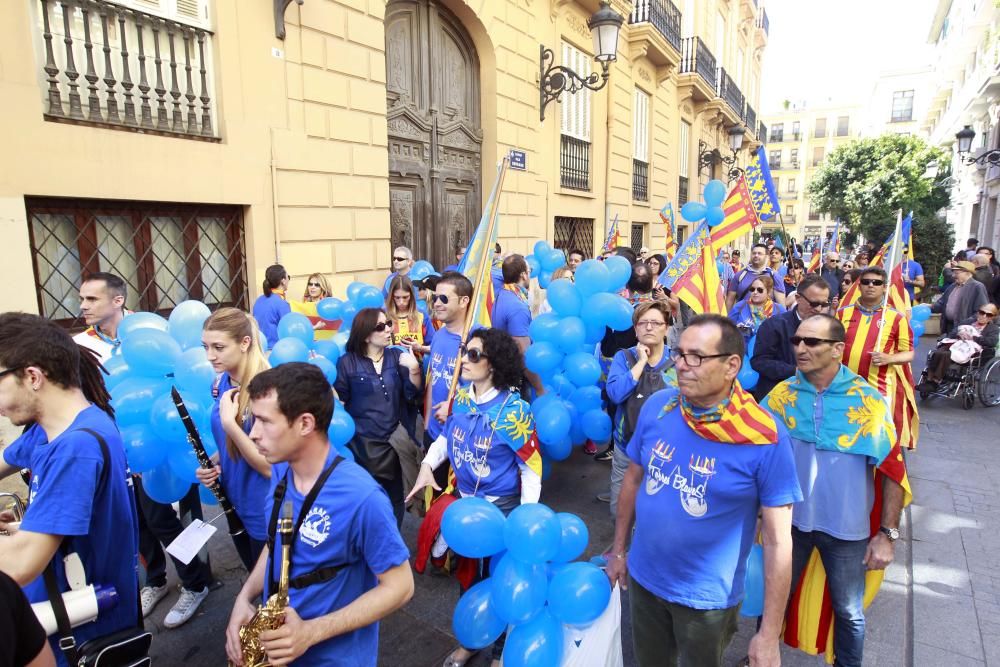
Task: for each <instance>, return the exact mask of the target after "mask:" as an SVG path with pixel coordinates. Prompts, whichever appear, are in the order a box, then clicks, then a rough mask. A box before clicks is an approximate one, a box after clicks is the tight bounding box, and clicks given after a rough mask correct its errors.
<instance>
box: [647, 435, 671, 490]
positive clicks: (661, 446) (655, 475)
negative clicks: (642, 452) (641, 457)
mask: <svg viewBox="0 0 1000 667" xmlns="http://www.w3.org/2000/svg"><path fill="white" fill-rule="evenodd" d="M676 450H677V448H676V447H671V446H670V445H668V444H667V443H665V442H663V441H662V440H657V441H656V444H655V445H653V451H652V452H651V453H650V455H649V464H648V465H647V466H646V472H647V473H648V475H649V477H647V478H646V493H647V494H649V495H651V496H655V495H656V494H657V493H659V491H660V489H662V488H663V487H664V485H669V484H670V477H669V476H668V475H665V474H664V472H663V467H664V466H665V465H666V464H668V463H670V462H671V461H672V460H673V458H674V452H675V451H676Z"/></svg>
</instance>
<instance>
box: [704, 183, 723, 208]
mask: <svg viewBox="0 0 1000 667" xmlns="http://www.w3.org/2000/svg"><path fill="white" fill-rule="evenodd" d="M702 199H704V200H705V205H706V206H708V207H709V208H711V207H713V206H722V202H724V201H725V200H726V184H725V183H723V182H722V181H720V180H719V179H717V178H715V179H712V180H711V181H709V182H708V185H706V186H705V193H704V194H703V195H702Z"/></svg>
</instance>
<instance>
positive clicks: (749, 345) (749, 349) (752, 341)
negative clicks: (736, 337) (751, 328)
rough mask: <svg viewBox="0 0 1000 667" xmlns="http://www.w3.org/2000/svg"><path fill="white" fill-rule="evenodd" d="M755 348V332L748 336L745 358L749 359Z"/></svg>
mask: <svg viewBox="0 0 1000 667" xmlns="http://www.w3.org/2000/svg"><path fill="white" fill-rule="evenodd" d="M756 348H757V334H754V335H752V336H750V340H749V341H748V342H747V353H746V358H747V359H750V358H752V357H753V351H754V350H755V349H756Z"/></svg>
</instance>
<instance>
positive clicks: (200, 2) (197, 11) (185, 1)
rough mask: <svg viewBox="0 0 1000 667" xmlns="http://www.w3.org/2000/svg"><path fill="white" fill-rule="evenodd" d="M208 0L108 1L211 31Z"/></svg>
mask: <svg viewBox="0 0 1000 667" xmlns="http://www.w3.org/2000/svg"><path fill="white" fill-rule="evenodd" d="M209 1H210V0H108V2H112V3H114V4H116V5H121V6H123V7H129V8H132V9H137V10H139V11H143V12H147V13H149V14H153V15H155V16H160V17H163V18H165V19H172V20H174V21H177V22H178V23H184V24H186V25H192V26H197V27H199V28H206V29H209V30H210V29H211V27H212V26H211V22H210V21H209V11H208V10H209V7H208V3H209Z"/></svg>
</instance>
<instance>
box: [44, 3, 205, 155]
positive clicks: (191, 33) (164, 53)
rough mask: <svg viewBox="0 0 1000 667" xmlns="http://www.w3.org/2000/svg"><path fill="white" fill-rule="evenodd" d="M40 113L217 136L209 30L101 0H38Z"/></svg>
mask: <svg viewBox="0 0 1000 667" xmlns="http://www.w3.org/2000/svg"><path fill="white" fill-rule="evenodd" d="M37 7H38V14H39V23H40V26H39V28H40V32H41V36H42V40H41V43H42V44H43V46H42V47H41V48H42V52H41V54H40V57H41V58H42V59H43V60H44V64H43V65H42V71H43V73H44V80H45V100H46V105H45V118H46V120H55V121H72V122H78V123H82V124H88V125H99V126H101V127H111V128H115V129H126V130H137V131H144V132H156V133H163V134H169V135H174V136H180V137H185V138H198V139H217V138H218V137H217V135H216V132H215V127H216V126H217V125H218V123H216V122H215V120H214V117H215V106H214V100H213V98H212V89H213V83H212V79H213V77H212V67H211V64H210V60H211V53H212V33H211V32H209V31H208V30H205V29H203V28H197V27H193V26H190V25H185V24H183V23H178V22H176V21H171V20H169V19H164V18H161V17H158V16H154V15H152V14H147V13H145V12H141V11H138V10H136V9H131V8H128V7H123V6H121V5H119V4H115V3H112V2H107V1H106V0H61V1H60V2H58V3H56V2H55V1H54V0H38V6H37Z"/></svg>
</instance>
